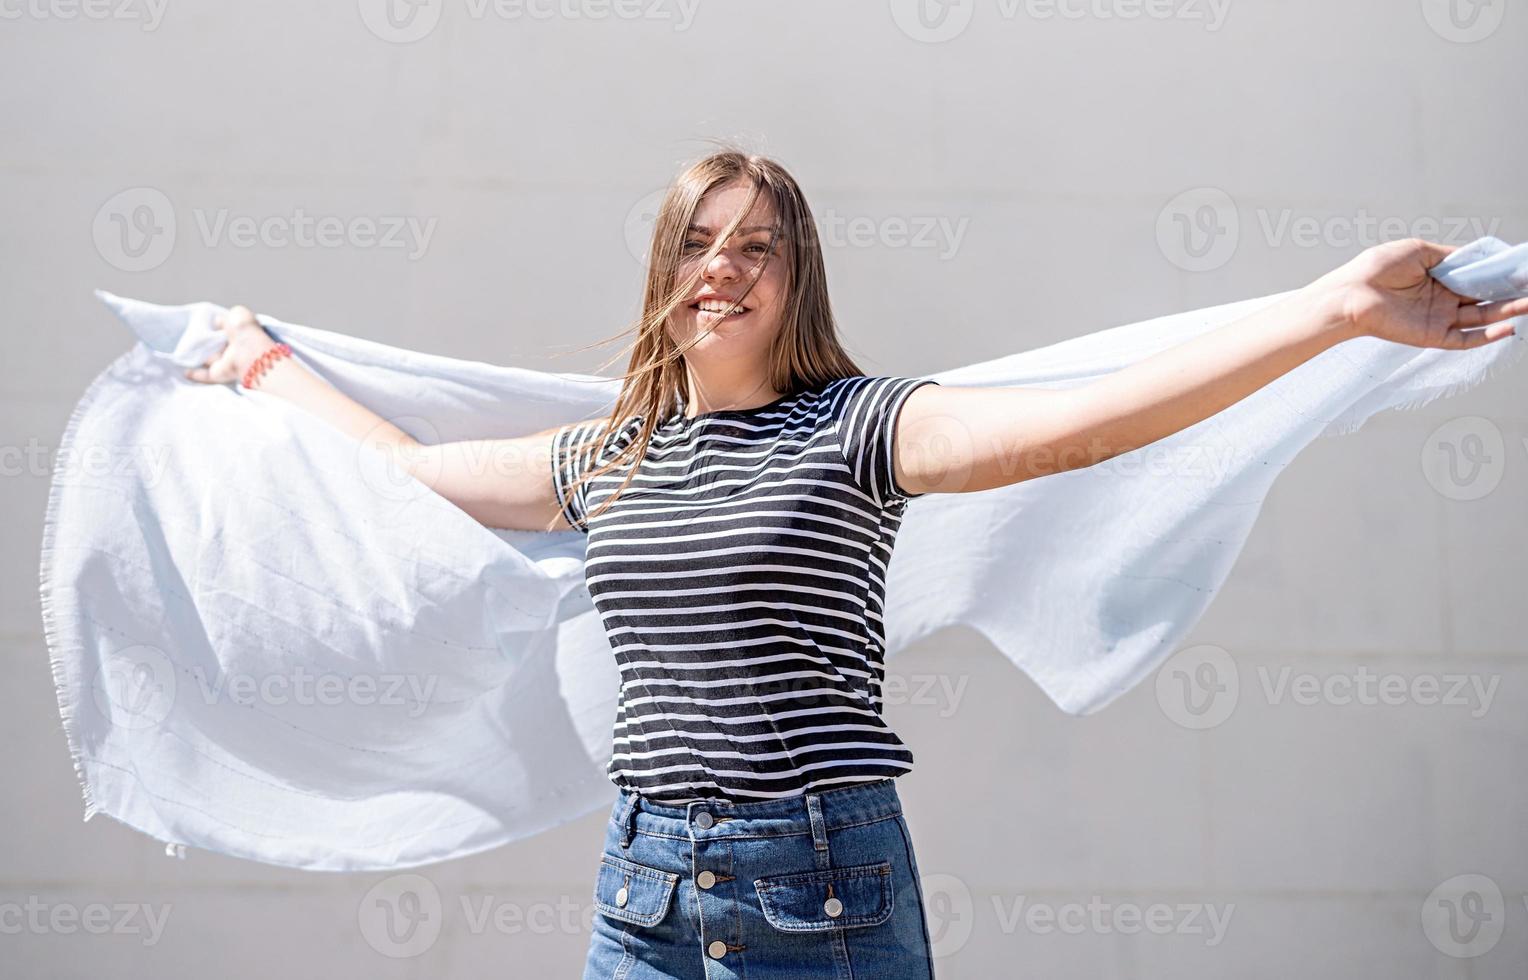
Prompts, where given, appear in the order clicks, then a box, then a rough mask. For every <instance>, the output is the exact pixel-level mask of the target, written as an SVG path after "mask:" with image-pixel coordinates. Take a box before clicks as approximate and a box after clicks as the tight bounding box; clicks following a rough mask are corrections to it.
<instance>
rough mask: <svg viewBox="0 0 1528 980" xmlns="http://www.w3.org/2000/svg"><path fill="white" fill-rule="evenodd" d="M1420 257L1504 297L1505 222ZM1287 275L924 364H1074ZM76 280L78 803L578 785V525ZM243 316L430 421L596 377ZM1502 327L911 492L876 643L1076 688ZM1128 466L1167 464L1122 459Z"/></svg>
mask: <svg viewBox="0 0 1528 980" xmlns="http://www.w3.org/2000/svg"><path fill="white" fill-rule="evenodd" d="M1437 271H1438V274H1439V276H1440V278H1441V280H1442V281H1443V282H1444V283H1445V284H1446V285H1448V286H1449V287H1450V288H1453V289H1455V290H1456V291H1458V292H1461V293H1463V294H1464V295H1468V296H1472V297H1477V298H1490V299H1503V298H1507V297H1513V296H1521V295H1524V294H1525V293H1528V246H1525V245H1519V246H1517V247H1515V248H1511V249H1509V248H1508V247H1507V246H1506V245H1505V244H1504V243H1502V242H1500V241H1497V240H1495V239H1483V240H1481V241H1480V242H1476V243H1472V244H1471V245H1470V246H1468V247H1467V248H1466V249H1464V250H1461V251H1460V252H1459V253H1458V255H1457V257H1451V258H1450V261H1449V262H1446V263H1444V266H1443V267H1440V270H1437ZM1283 295H1285V294H1282V293H1280V294H1274V295H1271V296H1264V297H1259V298H1256V299H1249V300H1245V301H1242V302H1238V303H1230V304H1226V305H1223V306H1217V307H1213V308H1209V309H1203V310H1195V311H1192V312H1187V313H1181V314H1176V315H1173V316H1167V317H1159V318H1156V319H1153V320H1147V321H1144V322H1141V323H1135V324H1128V325H1125V326H1119V327H1114V328H1111V329H1107V330H1102V331H1098V332H1096V333H1093V334H1088V335H1086V336H1082V337H1077V338H1075V339H1072V340H1068V341H1065V342H1062V343H1059V344H1054V345H1052V346H1049V347H1043V348H1040V349H1037V350H1033V351H1027V352H1024V353H1020V354H1014V355H1012V356H1010V357H1004V358H1000V359H997V360H993V361H987V362H984V363H980V364H972V365H969V366H966V367H961V368H957V369H954V370H950V371H943V372H939V373H937V374H933V375H930V377H933V378H934V379H936V380H938V381H939V382H940V383H942V384H944V385H1027V386H1039V387H1068V386H1073V385H1079V384H1084V383H1086V382H1088V381H1091V380H1093V379H1095V378H1098V377H1100V376H1102V375H1104V374H1108V373H1110V372H1113V371H1116V370H1119V369H1120V368H1123V367H1125V366H1127V365H1129V364H1131V363H1134V362H1136V361H1138V360H1140V359H1142V358H1145V357H1147V356H1150V355H1151V354H1154V353H1156V352H1157V351H1159V350H1163V349H1165V348H1167V347H1170V346H1173V345H1175V344H1177V343H1180V342H1182V341H1185V340H1188V339H1190V338H1192V337H1194V336H1196V335H1198V334H1200V333H1202V332H1204V331H1206V330H1209V329H1212V328H1214V327H1217V326H1219V325H1221V324H1224V323H1227V322H1229V321H1232V320H1235V319H1237V318H1239V317H1242V316H1245V315H1247V314H1249V313H1252V312H1253V311H1255V310H1257V309H1258V308H1260V307H1262V306H1263V305H1265V304H1267V303H1271V302H1273V301H1275V300H1277V299H1279V298H1281V297H1282V296H1283ZM101 296H102V299H103V300H105V301H106V302H107V303H108V304H109V305H110V306H111V307H112V308H113V309H114V310H115V311H116V312H117V313H118V315H120V316H121V317H122V319H123V320H124V322H125V323H126V324H127V325H128V326H129V327H130V328H131V329H132V331H133V332H134V333H135V334H136V336H137V338H138V340H139V341H140V343H138V344H136V345H135V346H134V347H133V348H132V349H131V350H129V351H128V352H127V353H125V354H123V355H122V356H120V357H119V358H117V359H116V360H115V361H114V362H113V363H112V364H111V365H110V366H109V367H107V368H106V369H105V370H104V371H103V372H102V373H101V375H100V376H99V377H98V378H96V380H95V381H94V382H93V383H92V384H91V385H90V387H89V389H88V390H87V391H86V392H85V395H84V397H83V398H82V399H81V401H80V403H79V404H78V406H77V407H76V408H75V411H74V413H73V415H72V417H71V418H70V420H69V423H68V426H67V429H66V432H65V434H64V437H63V440H62V443H61V446H60V453H59V456H58V465H57V467H56V469H55V474H54V481H53V486H52V489H51V492H50V496H49V501H48V511H47V517H46V522H45V532H44V540H43V551H42V570H41V571H42V602H43V617H44V627H45V631H46V636H47V642H48V646H49V650H50V653H51V656H52V663H53V670H54V677H55V680H56V683H57V687H58V696H59V706H60V710H61V712H62V715H63V719H64V726H65V730H66V732H67V734H68V738H69V744H70V749H71V752H72V753H73V756H74V761H75V765H76V768H77V770H78V772H79V775H80V778H81V781H82V784H83V787H84V792H85V801H86V818H87V819H89V816H90V815H91V814H94V813H96V812H105V813H107V814H109V815H111V816H113V817H115V818H117V819H119V820H121V821H123V822H125V823H127V824H128V825H130V826H132V827H136V828H138V829H139V830H141V831H143V832H145V833H147V834H151V835H153V836H154V837H156V838H158V839H160V840H162V841H165V842H167V843H168V844H169V845H170V849H171V851H172V852H175V850H176V849H177V848H178V847H183V846H185V845H190V846H194V847H202V848H207V849H209V850H214V851H220V852H223V853H227V854H232V855H236V856H240V857H245V858H249V859H251V860H257V861H265V862H269V863H272V864H280V865H290V866H293V867H301V868H309V869H317V870H356V869H380V868H403V867H410V866H415V865H420V864H425V863H430V862H435V861H441V860H446V859H449V858H453V857H459V856H462V855H466V854H472V853H475V852H477V851H481V850H483V849H486V848H490V847H494V846H497V845H500V844H503V843H506V842H508V841H512V840H516V839H519V838H523V837H526V836H529V835H531V834H535V833H538V832H540V831H542V830H545V829H548V828H550V827H554V826H557V825H559V824H561V823H564V822H566V821H568V820H571V819H574V818H576V817H578V816H581V815H583V814H586V813H590V812H592V811H595V810H599V809H602V808H609V807H610V806H611V804H612V801H613V800H614V799H615V796H616V790H615V787H614V786H613V785H612V784H611V783H610V782H609V781H608V780H607V779H606V777H605V774H604V772H603V769H604V766H605V763H606V762H607V761H608V759H609V756H610V749H611V725H612V722H613V720H614V712H615V694H616V688H617V685H618V683H619V675H618V673H617V671H616V667H615V662H614V658H613V657H612V656H611V654H610V650H609V645H608V643H607V641H606V639H605V636H604V634H603V632H602V630H601V628H600V625H599V622H598V619H597V617H596V615H595V614H594V612H593V609H592V607H591V606H590V603H589V597H588V593H587V592H586V591H585V590H584V587H583V548H584V542H585V539H584V537H583V536H582V535H580V534H578V533H576V532H572V531H564V532H553V533H538V532H516V531H495V530H490V529H487V528H484V527H483V526H482V525H480V524H478V523H477V522H476V521H475V520H473V519H471V518H469V517H468V516H467V515H466V514H465V513H463V512H462V511H461V510H459V509H458V508H456V507H455V506H453V505H452V504H451V503H449V502H448V501H446V500H444V499H443V498H441V497H439V496H437V495H436V494H434V493H433V492H431V491H430V490H429V489H428V488H427V487H425V486H424V485H423V484H421V483H420V482H419V481H417V480H414V479H413V478H412V477H408V476H400V475H399V474H397V473H390V472H389V471H388V468H387V467H386V466H385V465H384V461H383V459H382V458H381V456H380V455H378V454H376V453H374V452H373V451H372V450H370V449H367V448H365V447H362V446H361V445H359V444H358V443H356V442H355V441H353V440H351V439H349V438H348V437H346V436H343V435H342V434H340V433H339V432H338V431H337V430H335V429H332V428H330V427H329V426H327V425H325V424H323V423H321V422H318V421H317V420H315V419H313V418H312V417H310V416H307V415H306V414H304V413H303V412H302V410H300V409H297V408H295V407H292V406H290V405H288V404H287V403H286V402H283V401H282V400H281V399H279V398H276V397H274V396H271V395H267V394H264V393H261V392H259V391H255V392H252V393H251V392H244V391H242V390H240V389H238V388H237V387H235V386H207V385H200V384H196V383H193V382H190V381H187V380H186V379H185V378H184V377H183V375H182V369H183V367H184V366H188V365H192V364H197V363H201V362H202V361H203V360H205V359H206V357H207V356H209V355H210V354H211V353H213V352H215V351H216V350H217V349H218V346H219V345H220V344H221V343H222V341H221V339H220V337H219V336H218V335H217V333H216V332H215V330H214V329H213V326H212V322H213V317H214V316H215V314H216V313H217V312H218V311H219V310H220V309H221V308H220V307H217V306H214V305H212V304H210V303H195V304H191V305H188V306H178V307H167V306H156V305H153V304H149V303H143V302H139V301H135V300H129V299H119V298H117V297H114V296H110V295H107V294H104V293H103V294H101ZM262 319H263V322H264V323H265V325H266V326H267V328H268V329H269V330H270V332H271V333H272V334H273V335H275V336H276V337H277V338H279V339H281V340H285V341H287V342H288V343H290V344H291V345H292V347H293V349H294V350H295V351H296V355H297V357H298V358H299V359H300V360H301V361H303V362H304V363H305V364H307V365H308V366H309V367H310V368H312V369H313V370H315V371H316V372H317V373H319V374H320V375H322V376H323V377H325V378H327V379H328V380H329V381H331V382H332V383H333V384H335V385H336V386H337V387H338V388H339V389H340V390H342V391H344V392H346V393H347V394H349V395H351V396H352V397H354V398H356V399H357V400H359V401H360V402H361V403H363V404H365V405H367V406H368V407H370V408H372V409H373V410H375V411H376V412H378V413H379V414H381V415H382V416H384V417H387V418H389V419H391V420H392V421H394V422H395V423H396V424H398V425H399V426H400V427H402V428H404V429H406V430H408V431H410V432H411V433H413V434H414V435H415V436H416V437H417V438H419V439H421V440H422V441H425V442H437V441H444V440H458V439H472V438H484V437H504V436H513V435H519V434H524V433H529V432H535V431H540V430H544V429H547V428H550V427H552V426H554V425H557V424H560V423H564V422H569V421H573V420H577V419H583V418H588V417H591V416H593V415H595V414H597V413H599V412H601V411H602V410H604V409H606V408H608V406H609V405H610V403H611V402H612V401H613V399H614V397H615V394H616V391H617V385H618V382H616V381H612V380H608V379H601V378H594V377H591V376H587V375H573V374H549V373H542V372H536V371H526V370H519V369H516V368H506V367H497V366H494V365H490V364H484V363H480V362H472V361H462V360H454V359H451V358H446V357H438V356H434V355H430V354H424V353H418V352H415V351H409V350H402V349H399V348H395V347H389V346H386V345H383V344H378V343H374V342H371V341H366V340H361V339H358V338H354V337H347V336H344V335H342V334H337V333H331V332H328V331H324V330H318V329H314V328H311V327H305V326H300V325H298V324H290V323H284V322H281V321H279V320H275V319H273V318H262ZM1519 323H1521V321H1519ZM1525 344H1528V342H1525V341H1524V339H1523V338H1522V337H1520V336H1519V337H1512V338H1509V339H1507V340H1503V341H1500V342H1498V343H1494V344H1489V345H1486V346H1484V347H1481V348H1477V349H1475V350H1470V351H1442V350H1425V349H1419V348H1413V347H1407V346H1404V345H1400V344H1394V343H1390V342H1388V341H1382V340H1377V339H1373V338H1359V339H1355V340H1351V341H1347V342H1345V343H1343V344H1339V345H1338V346H1336V347H1334V348H1332V349H1330V350H1328V351H1326V352H1324V353H1323V354H1321V355H1319V356H1317V357H1316V358H1314V359H1312V360H1310V361H1308V362H1306V363H1305V364H1303V365H1301V366H1300V367H1299V368H1297V369H1295V370H1294V371H1292V372H1290V373H1289V374H1288V375H1286V376H1284V377H1282V378H1279V379H1278V380H1276V381H1274V382H1273V383H1271V384H1269V385H1267V386H1266V387H1264V388H1263V389H1261V390H1259V391H1257V392H1255V393H1254V394H1252V395H1251V396H1249V397H1247V398H1245V399H1243V400H1242V401H1240V402H1238V403H1237V404H1235V405H1233V406H1231V407H1230V408H1228V409H1226V410H1225V411H1223V412H1221V413H1219V414H1217V415H1215V416H1214V417H1212V418H1210V419H1206V420H1205V421H1203V422H1201V423H1200V424H1198V425H1195V426H1192V427H1190V428H1189V429H1186V430H1184V431H1182V432H1179V433H1177V434H1175V435H1173V436H1171V437H1169V438H1168V439H1165V440H1160V441H1159V442H1157V443H1154V444H1153V445H1151V446H1148V447H1144V448H1143V449H1141V450H1137V451H1136V452H1134V453H1128V454H1125V455H1123V456H1120V457H1116V458H1115V459H1113V460H1109V461H1107V462H1106V463H1103V464H1099V465H1097V466H1094V467H1089V468H1086V469H1082V470H1075V471H1072V472H1068V473H1064V474H1060V475H1056V476H1051V477H1046V478H1042V479H1036V480H1030V481H1026V482H1024V483H1020V484H1018V485H1015V486H1010V487H1003V488H999V489H996V490H988V491H983V492H980V493H967V494H929V495H926V496H923V497H920V498H916V499H914V500H913V501H912V502H911V503H910V504H909V506H908V509H907V512H906V517H905V522H904V525H903V527H902V530H901V534H900V537H899V539H898V544H897V549H896V552H895V555H894V557H893V561H892V563H891V568H890V575H889V580H888V584H887V609H888V619H887V624H886V625H887V640H888V653H889V655H890V656H893V657H894V656H896V655H897V654H898V653H899V652H900V651H901V650H903V649H905V648H906V647H907V646H908V645H909V644H910V643H912V642H914V641H916V640H918V639H921V638H923V637H925V636H927V635H929V634H930V633H933V632H934V631H935V630H938V629H941V628H943V627H945V626H950V625H955V624H965V625H968V626H970V627H973V628H975V629H977V630H979V631H981V632H982V633H983V634H985V635H986V636H987V637H988V638H989V639H990V640H991V641H992V643H993V644H994V645H995V646H996V647H997V648H998V649H1000V650H1001V651H1002V652H1003V654H1004V655H1005V656H1007V657H1008V659H1009V660H1011V661H1012V662H1013V663H1014V664H1015V665H1017V666H1018V667H1020V668H1021V669H1022V670H1024V671H1025V672H1026V673H1027V674H1028V675H1029V676H1030V677H1032V678H1034V680H1035V681H1036V683H1038V684H1039V685H1040V687H1041V688H1043V689H1044V690H1045V692H1046V693H1047V694H1048V695H1049V696H1050V697H1051V698H1052V699H1053V700H1054V701H1055V702H1056V703H1057V704H1058V705H1059V706H1060V707H1061V708H1062V709H1063V710H1065V711H1068V712H1073V713H1086V712H1091V711H1095V710H1097V709H1099V708H1101V707H1103V706H1104V705H1106V704H1108V703H1109V702H1110V701H1111V700H1113V699H1114V698H1116V697H1118V696H1119V695H1120V694H1122V693H1123V692H1125V691H1127V690H1129V689H1130V688H1131V687H1132V686H1134V685H1135V684H1136V683H1138V682H1139V681H1141V680H1142V679H1143V678H1145V677H1147V676H1149V675H1150V673H1151V672H1152V671H1153V670H1155V668H1156V667H1157V666H1158V665H1159V664H1160V663H1161V662H1162V660H1163V659H1164V658H1166V657H1167V656H1168V655H1170V654H1171V653H1172V652H1173V651H1174V649H1175V647H1176V644H1177V643H1178V642H1179V640H1180V639H1181V638H1182V637H1183V636H1184V635H1185V634H1186V633H1187V632H1188V631H1189V630H1190V629H1191V628H1192V627H1193V626H1194V624H1195V623H1196V622H1197V621H1198V619H1199V617H1200V616H1201V614H1202V613H1203V612H1204V610H1205V609H1206V608H1207V607H1208V605H1209V603H1210V601H1211V599H1212V598H1213V597H1214V595H1215V593H1216V591H1217V590H1218V589H1219V587H1220V585H1221V583H1222V582H1223V581H1224V580H1225V577H1226V575H1227V573H1228V572H1229V570H1230V568H1231V566H1232V564H1233V563H1234V562H1235V560H1236V557H1237V554H1238V553H1239V552H1240V550H1241V547H1242V545H1243V543H1244V541H1245V540H1246V536H1247V534H1248V532H1249V530H1250V529H1251V527H1252V524H1253V521H1254V520H1255V518H1256V516H1257V512H1258V510H1259V508H1260V506H1261V503H1262V501H1263V500H1264V498H1265V497H1266V495H1267V493H1268V490H1269V488H1270V487H1271V485H1272V483H1273V481H1274V479H1275V478H1276V477H1277V475H1278V474H1279V472H1280V471H1281V470H1282V469H1283V467H1285V466H1287V465H1288V464H1289V463H1290V462H1291V461H1292V460H1293V459H1294V458H1295V456H1296V455H1297V454H1298V453H1299V451H1300V450H1301V449H1302V448H1303V447H1304V446H1306V445H1307V444H1309V443H1310V442H1311V441H1312V440H1313V439H1315V438H1316V437H1318V436H1321V435H1327V434H1336V433H1341V432H1348V431H1352V430H1354V429H1356V428H1358V427H1359V426H1360V425H1362V423H1363V421H1364V420H1365V419H1367V418H1368V417H1370V416H1371V415H1373V414H1374V413H1376V412H1379V411H1381V410H1384V409H1386V408H1397V407H1412V406H1416V405H1420V404H1423V403H1425V402H1427V401H1429V400H1431V399H1433V398H1436V397H1439V396H1442V395H1446V394H1449V393H1451V392H1454V391H1458V390H1461V389H1463V388H1466V387H1468V386H1470V385H1473V384H1475V383H1477V382H1479V381H1480V380H1481V379H1483V378H1484V377H1486V376H1487V374H1488V373H1489V372H1490V371H1491V370H1492V369H1494V368H1497V367H1499V366H1502V365H1505V364H1507V363H1509V362H1511V361H1515V360H1517V359H1518V358H1519V357H1520V356H1521V355H1522V353H1523V351H1524V349H1525ZM1150 460H1178V461H1182V462H1183V463H1184V465H1177V466H1174V467H1172V468H1171V469H1170V470H1166V471H1164V469H1163V468H1161V467H1157V466H1143V465H1139V464H1141V463H1142V462H1147V461H1150ZM325 690H327V691H328V692H329V693H328V694H327V695H326V694H325V693H324V691H325ZM249 692H253V693H249ZM921 761H922V763H923V764H929V763H930V762H931V761H933V760H928V759H924V760H921Z"/></svg>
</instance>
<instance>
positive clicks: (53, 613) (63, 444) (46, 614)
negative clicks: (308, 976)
mask: <svg viewBox="0 0 1528 980" xmlns="http://www.w3.org/2000/svg"><path fill="white" fill-rule="evenodd" d="M141 346H142V344H141V343H139V344H138V345H136V346H135V347H134V348H133V349H132V350H130V351H128V352H127V353H126V354H123V355H121V356H120V357H118V358H116V359H115V360H113V361H112V362H111V363H110V364H109V365H107V366H106V367H105V368H104V369H102V371H101V372H100V373H99V374H97V375H96V377H95V380H93V381H91V382H90V385H89V387H87V388H86V389H85V393H84V394H83V395H81V396H80V399H79V401H78V402H76V403H75V406H74V409H73V410H72V411H71V412H70V413H69V421H68V422H66V423H65V424H64V432H63V435H62V436H60V437H59V442H58V452H57V453H56V454H55V456H54V464H53V477H52V479H50V480H49V483H48V501H47V505H46V508H45V509H44V511H43V521H42V548H41V557H40V561H39V565H38V583H39V584H38V593H39V596H40V599H41V606H42V634H43V644H44V645H45V646H46V647H47V650H48V664H49V667H50V668H51V670H52V673H53V689H54V695H55V696H56V697H57V698H58V714H59V718H60V719H61V720H62V722H63V728H64V737H65V739H66V741H67V742H68V745H69V758H70V761H71V762H72V763H73V764H74V775H75V777H76V778H77V779H78V780H79V782H80V793H81V795H82V796H83V798H84V803H85V817H84V819H85V821H89V820H90V818H91V817H93V816H95V815H96V814H97V813H105V812H107V811H105V810H104V809H102V807H101V806H100V804H99V803H97V801H96V799H95V796H94V794H92V793H91V790H90V776H89V774H88V773H87V772H86V771H85V765H84V762H83V761H82V758H81V750H80V743H79V733H78V732H77V731H76V730H75V725H74V720H75V711H76V709H77V708H78V707H79V705H78V704H77V703H76V702H75V700H74V699H73V698H71V697H70V691H69V684H68V680H69V678H68V673H67V669H66V667H65V664H64V651H63V649H62V641H61V639H60V637H59V632H58V621H57V610H56V609H55V608H54V606H53V571H54V569H53V550H54V542H55V535H56V532H57V530H58V505H59V497H60V495H61V491H60V487H59V480H58V476H59V473H60V472H62V471H63V470H64V468H65V467H67V466H68V465H69V458H70V455H71V454H72V452H73V450H74V440H75V436H76V434H77V431H78V429H79V425H80V423H81V421H82V420H83V419H84V417H85V413H86V412H87V411H89V409H90V408H91V406H92V405H93V404H94V402H95V400H96V398H97V396H98V395H99V394H100V391H101V389H102V388H103V387H104V385H105V382H106V379H107V376H108V375H110V374H111V373H112V372H113V371H115V370H116V369H117V367H118V365H120V364H122V363H123V362H125V361H127V360H128V359H130V358H131V357H133V356H134V355H135V354H136V353H137V350H138V347H141ZM162 843H165V844H169V843H170V842H169V841H164V842H162Z"/></svg>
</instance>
